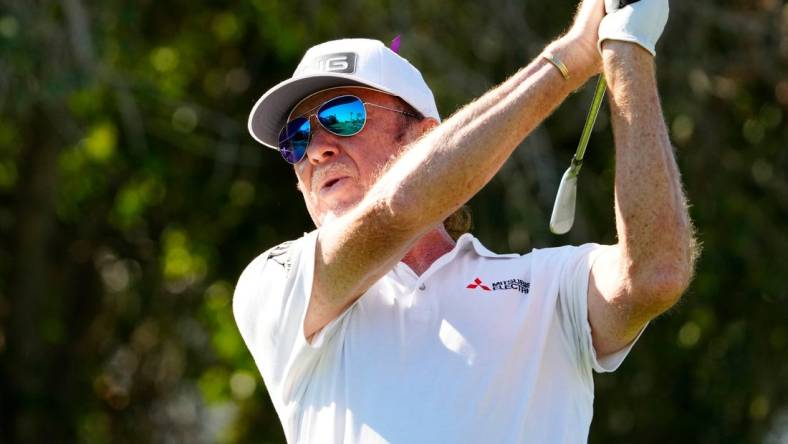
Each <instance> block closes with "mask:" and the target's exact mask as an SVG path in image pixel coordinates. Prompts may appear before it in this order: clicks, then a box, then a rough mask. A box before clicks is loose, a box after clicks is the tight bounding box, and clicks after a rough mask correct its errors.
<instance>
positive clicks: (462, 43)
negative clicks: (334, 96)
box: [0, 0, 788, 444]
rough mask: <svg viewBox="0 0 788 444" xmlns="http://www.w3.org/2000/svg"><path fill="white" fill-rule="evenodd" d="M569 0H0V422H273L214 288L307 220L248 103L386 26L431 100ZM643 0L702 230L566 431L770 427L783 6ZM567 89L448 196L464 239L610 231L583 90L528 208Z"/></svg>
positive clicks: (785, 238)
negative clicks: (462, 213)
mask: <svg viewBox="0 0 788 444" xmlns="http://www.w3.org/2000/svg"><path fill="white" fill-rule="evenodd" d="M574 4H575V2H574V0H556V1H552V2H549V3H547V2H537V1H531V0H519V1H517V0H490V1H488V2H469V1H457V2H452V3H446V2H442V1H436V0H421V1H418V2H417V1H409V0H406V1H403V2H392V1H385V0H347V1H345V2H341V3H339V2H320V1H305V2H282V1H277V0H249V1H243V2H231V1H211V2H194V1H189V2H187V1H183V0H170V1H152V0H137V1H122V0H105V1H102V2H89V1H86V0H0V113H1V114H0V233H1V234H0V372H2V373H1V374H0V442H8V443H17V442H18V443H43V442H83V443H108V442H113V443H125V442H129V443H132V442H133V443H138V442H163V443H168V442H192V443H200V442H223V443H246V442H258V443H259V442H283V435H282V431H281V426H280V425H279V422H278V419H277V417H276V414H275V412H274V410H273V408H272V406H271V403H270V401H269V399H268V395H267V394H266V392H265V387H264V385H263V383H262V381H261V379H260V376H259V374H258V373H257V370H256V368H255V366H254V363H253V362H252V359H251V356H250V354H249V353H248V352H247V350H246V349H245V346H244V344H243V343H242V340H241V338H240V336H239V334H238V332H237V330H236V327H235V324H234V321H233V318H232V313H231V298H232V290H233V287H234V284H235V281H236V279H237V277H238V276H239V274H240V272H241V270H242V269H243V268H244V266H245V265H246V264H247V263H248V262H249V261H250V260H251V259H252V258H254V257H255V256H256V255H257V254H259V253H261V252H262V251H264V250H266V249H268V248H270V247H271V246H273V245H275V244H278V243H280V242H283V241H285V240H288V239H292V238H295V237H298V236H300V235H301V234H302V233H303V232H305V231H309V230H311V229H312V224H311V221H310V219H309V217H308V215H307V213H306V211H305V208H304V206H303V203H302V200H301V198H300V195H299V194H298V192H297V191H296V189H295V178H294V176H293V173H292V171H291V169H290V168H289V167H288V166H287V165H286V164H285V163H284V162H282V161H281V159H280V158H279V155H278V154H277V153H275V152H274V151H271V150H266V149H264V148H262V147H260V146H257V145H255V143H254V142H253V141H252V139H251V137H250V136H249V135H248V134H247V132H246V118H247V113H248V112H249V110H250V108H251V106H252V104H253V103H254V101H255V100H256V99H257V98H258V97H259V95H260V94H261V93H262V92H264V91H265V90H266V89H267V88H269V87H270V86H272V85H273V84H275V83H277V82H278V81H280V80H282V79H284V78H286V77H289V76H290V75H291V73H292V70H293V69H294V68H295V66H296V64H297V62H298V60H299V59H300V57H301V55H302V54H303V52H304V51H305V50H306V48H308V47H309V46H311V45H313V44H316V43H318V42H321V41H325V40H329V39H334V38H339V37H361V36H363V37H373V38H378V39H381V40H384V41H388V40H390V39H392V38H393V37H395V36H396V35H398V34H401V35H402V41H403V43H402V49H401V51H400V52H401V54H403V55H404V56H405V57H407V58H409V59H410V60H411V61H412V62H413V63H414V64H415V65H416V66H418V67H420V68H421V69H422V71H423V73H424V75H425V78H426V79H427V80H428V82H429V83H430V84H431V86H432V87H433V89H434V91H435V93H436V97H437V100H438V105H439V109H440V110H441V112H442V114H443V115H444V116H446V115H449V114H450V113H452V112H453V111H454V110H456V109H457V108H458V107H459V106H461V105H462V104H464V103H467V102H468V101H470V100H471V99H472V98H474V97H477V96H478V95H480V94H481V93H483V92H484V91H485V90H487V89H488V88H490V87H491V86H493V85H494V84H496V83H498V82H500V81H503V80H504V79H505V78H506V77H507V76H508V75H510V74H512V73H514V72H515V71H516V70H517V69H518V68H519V67H521V66H523V65H525V64H526V63H528V61H529V60H530V59H531V58H533V57H534V56H535V55H536V54H538V53H539V51H540V50H541V48H542V47H543V46H544V45H545V44H546V43H547V42H549V40H551V39H552V38H553V37H555V36H557V35H558V34H559V33H560V32H561V30H562V29H565V27H566V26H567V24H568V23H569V20H570V18H571V15H572V11H573V8H574ZM671 7H672V17H671V21H670V23H669V24H668V28H667V30H666V34H665V36H664V37H663V39H662V42H661V44H660V47H659V52H660V53H659V56H658V68H659V81H660V86H661V91H662V96H663V100H664V108H665V113H666V119H667V122H668V126H669V128H670V129H671V136H672V140H673V142H674V144H675V146H676V148H677V155H678V161H679V164H680V166H681V170H682V172H683V177H684V181H685V185H686V189H687V194H688V196H689V199H690V200H691V202H692V204H693V206H692V208H691V212H692V216H693V218H694V220H695V223H696V225H697V227H698V230H699V237H700V240H701V241H702V242H703V244H704V254H703V256H702V258H701V260H700V262H699V264H698V270H697V277H696V279H695V281H694V283H693V284H692V286H691V288H690V290H689V291H688V293H687V295H686V296H685V298H684V299H683V301H682V302H681V303H680V304H679V305H678V306H677V307H676V308H674V309H673V310H671V311H670V312H669V313H668V314H666V315H664V316H662V317H661V318H659V319H657V320H655V321H654V322H652V324H651V325H650V327H649V329H648V331H647V333H646V335H645V336H644V337H643V338H642V339H641V341H640V343H639V344H638V346H637V347H636V349H635V350H634V352H633V353H632V354H631V355H630V357H629V359H628V361H627V362H626V363H625V364H624V366H623V368H622V369H620V371H618V372H617V373H615V374H612V375H604V376H598V377H597V398H596V415H595V418H594V423H593V425H592V427H591V442H593V443H602V442H606V443H607V442H638V443H650V442H686V443H772V444H773V443H786V442H788V283H786V277H788V253H786V251H787V250H788V229H786V222H785V221H786V219H788V180H786V175H785V173H784V172H785V170H786V168H787V167H788V154H787V153H786V150H785V145H786V141H788V125H786V113H787V112H788V76H787V75H786V72H788V69H787V68H788V6H787V5H786V3H785V1H780V0H751V1H745V0H720V1H711V0H694V1H673V2H671ZM592 89H593V88H592V86H589V87H587V88H584V89H583V90H580V91H578V93H577V94H575V95H573V96H572V97H570V98H569V99H568V100H567V101H566V102H565V104H564V105H563V106H562V107H561V108H560V109H559V110H558V111H557V112H556V113H555V114H554V115H553V116H552V117H550V118H549V119H548V120H547V121H546V122H545V124H544V125H543V126H541V127H540V128H539V129H537V130H536V131H535V132H534V134H533V135H532V136H531V137H530V138H529V139H528V140H527V141H525V142H524V143H523V146H522V147H520V148H519V149H518V150H517V151H516V152H515V154H514V155H513V157H512V158H511V160H510V161H509V162H508V163H507V164H506V165H505V167H504V168H503V170H502V171H501V172H500V174H499V175H498V176H497V177H496V178H495V179H494V180H493V182H492V183H491V184H490V185H489V186H488V187H486V188H485V189H484V190H483V191H482V192H481V193H480V195H478V196H477V197H476V198H474V199H473V200H472V201H471V207H472V209H473V212H474V214H475V221H476V222H475V229H474V232H475V234H476V235H477V236H478V237H480V238H481V239H482V241H483V242H485V243H486V244H487V245H488V246H490V247H491V248H492V249H494V250H497V251H500V252H511V251H516V252H521V253H524V252H527V251H528V250H529V249H530V248H532V247H544V246H552V245H560V244H564V243H574V244H579V243H583V242H588V241H599V242H614V241H615V232H614V225H613V211H612V207H613V203H612V176H613V165H612V157H613V156H612V150H613V147H612V139H611V136H610V129H609V125H608V119H607V115H606V113H605V112H603V113H602V114H601V115H600V120H599V122H598V124H597V129H596V132H595V133H594V136H593V138H592V141H591V146H590V149H589V156H588V160H587V164H586V167H585V168H584V171H583V175H582V177H581V179H580V182H581V184H580V196H579V202H578V204H579V208H578V218H577V223H576V225H575V228H574V230H573V231H572V232H571V233H570V234H569V235H568V236H565V237H557V236H553V235H551V234H550V233H549V231H548V229H547V221H548V218H549V212H550V208H551V205H552V199H553V197H554V195H555V190H556V188H557V185H558V181H559V179H560V174H561V173H562V172H563V170H564V168H565V167H566V165H567V164H568V161H569V159H570V157H571V155H572V152H573V151H574V148H575V145H576V143H577V139H578V137H579V133H580V129H581V127H582V123H583V119H584V117H585V112H586V110H587V107H588V104H589V103H590V97H591V93H592Z"/></svg>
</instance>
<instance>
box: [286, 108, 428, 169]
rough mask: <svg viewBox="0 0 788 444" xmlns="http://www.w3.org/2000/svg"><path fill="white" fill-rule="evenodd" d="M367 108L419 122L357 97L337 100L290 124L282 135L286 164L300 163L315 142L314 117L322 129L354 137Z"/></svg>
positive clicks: (305, 114) (288, 123) (365, 118)
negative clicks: (385, 111) (310, 144)
mask: <svg viewBox="0 0 788 444" xmlns="http://www.w3.org/2000/svg"><path fill="white" fill-rule="evenodd" d="M367 105H369V106H374V107H375V108H381V109H385V110H388V111H393V112H396V113H400V114H404V115H406V116H410V117H415V118H417V119H418V118H420V116H418V115H416V114H413V113H411V112H407V111H402V110H399V109H393V108H388V107H385V106H383V105H377V104H374V103H369V102H364V101H362V100H361V99H359V98H358V97H356V96H352V95H344V96H338V97H334V98H332V99H330V100H327V101H325V102H323V103H322V104H320V105H318V106H316V107H314V108H312V109H311V110H309V111H307V112H306V113H304V114H302V115H300V116H298V117H296V118H295V119H292V120H289V121H288V122H287V124H285V126H284V128H282V131H280V132H279V152H280V153H281V154H282V157H283V158H284V159H285V161H287V163H291V164H296V163H298V162H300V161H301V160H302V159H303V158H304V156H306V149H307V147H308V146H309V142H310V141H311V140H312V116H315V117H317V121H318V122H319V123H320V126H322V127H323V128H324V129H325V130H326V131H328V132H329V133H331V134H334V135H337V136H342V137H350V136H355V135H356V134H358V133H360V132H361V130H362V129H364V125H365V124H366V123H367V108H366V107H367ZM315 110H317V111H315Z"/></svg>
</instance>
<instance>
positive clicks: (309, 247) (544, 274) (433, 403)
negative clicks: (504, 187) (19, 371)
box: [233, 231, 634, 444]
mask: <svg viewBox="0 0 788 444" xmlns="http://www.w3.org/2000/svg"><path fill="white" fill-rule="evenodd" d="M316 239H317V231H314V232H312V233H309V234H306V235H305V236H304V237H302V238H301V239H298V240H296V241H293V242H289V243H285V244H283V245H280V246H278V247H275V248H273V249H271V250H269V251H267V252H265V253H263V254H262V255H260V256H259V257H257V258H256V259H255V260H254V261H252V263H251V264H250V265H249V266H248V267H247V268H246V270H245V271H244V272H243V274H242V275H241V278H240V280H239V282H238V286H237V287H236V290H235V296H234V301H233V311H234V314H235V318H236V322H237V323H238V328H239V329H240V331H241V335H242V336H243V338H244V341H245V342H246V345H247V346H248V347H249V350H250V351H251V353H252V355H253V356H254V359H255V362H256V363H257V366H258V368H259V369H260V373H261V374H262V376H263V380H264V381H265V385H266V387H267V389H268V393H269V395H270V396H271V399H272V401H273V404H274V406H275V408H276V411H277V413H278V414H279V418H280V420H281V421H282V424H283V427H284V431H285V435H286V437H287V440H288V442H290V443H318V444H324V443H345V444H351V443H364V444H368V443H403V444H419V443H430V444H434V443H532V444H533V443H545V444H557V443H584V442H586V441H587V438H588V430H589V426H590V424H591V417H592V414H593V400H594V382H593V379H592V370H596V371H598V372H606V371H613V370H615V369H616V368H617V367H618V366H619V365H620V364H621V362H622V361H623V360H624V358H625V356H626V355H627V353H628V352H629V350H630V348H631V347H632V344H630V346H629V347H627V348H626V349H624V350H622V351H620V352H618V353H616V354H614V355H612V356H607V357H605V358H604V359H597V357H596V355H595V353H594V349H593V346H592V342H591V330H590V326H589V323H588V316H587V286H588V274H589V270H590V267H591V263H592V261H593V259H594V256H595V252H598V251H599V246H598V245H595V244H587V245H583V246H581V247H561V248H548V249H542V250H533V251H532V252H531V253H529V254H526V255H522V256H521V255H518V254H495V253H492V252H490V251H489V250H487V249H486V248H485V247H484V246H482V245H481V243H480V242H479V241H478V240H477V239H475V238H474V237H473V236H471V235H470V234H466V235H463V236H462V237H461V238H460V239H459V240H458V241H457V244H456V246H455V247H454V249H453V250H452V251H450V252H449V253H446V254H445V255H444V256H442V257H441V258H439V259H438V260H437V261H435V263H433V264H432V266H431V267H430V268H429V269H428V270H427V271H426V272H424V274H422V275H421V276H417V275H416V274H415V273H414V272H413V271H412V270H411V269H410V268H409V267H408V266H407V265H405V264H404V263H402V262H400V263H399V264H397V265H396V266H395V267H394V268H393V269H392V270H391V271H389V272H388V274H386V275H385V276H383V277H382V278H381V279H380V280H379V281H377V282H376V283H375V284H374V285H373V286H372V287H371V288H370V289H369V290H368V291H367V292H366V293H365V294H364V295H363V296H362V297H361V298H359V299H358V300H357V301H356V302H355V303H354V304H353V305H352V306H351V307H350V308H348V309H347V310H346V311H345V312H344V313H343V314H342V315H341V316H340V317H339V318H337V319H336V320H334V321H333V322H331V323H330V324H328V325H327V326H326V327H325V328H324V329H323V330H322V331H321V332H320V333H318V334H317V335H316V336H315V338H314V340H313V342H312V344H309V343H307V341H306V340H305V338H304V334H303V322H304V316H305V313H306V308H307V304H308V302H309V295H310V292H311V286H312V274H313V269H314V252H315V245H316ZM633 343H634V342H633Z"/></svg>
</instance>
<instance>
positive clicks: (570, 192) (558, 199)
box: [550, 74, 607, 234]
mask: <svg viewBox="0 0 788 444" xmlns="http://www.w3.org/2000/svg"><path fill="white" fill-rule="evenodd" d="M606 89H607V84H606V83H605V76H604V74H600V75H599V81H598V82H597V84H596V91H594V100H593V101H592V102H591V109H590V110H588V116H587V117H586V123H585V126H583V132H582V134H581V135H580V143H578V145H577V151H576V152H575V155H574V157H572V163H571V164H570V165H569V168H567V170H566V171H565V172H564V175H563V177H561V183H560V185H558V193H557V194H556V196H555V203H554V204H553V214H552V215H551V216H550V231H551V232H553V233H554V234H565V233H567V232H568V231H569V230H570V229H571V228H572V225H573V224H574V222H575V200H576V198H577V176H578V174H580V168H582V167H583V156H584V155H585V152H586V146H588V140H589V139H590V138H591V130H593V129H594V123H596V116H597V115H598V114H599V108H600V107H601V106H602V99H603V98H604V97H605V90H606Z"/></svg>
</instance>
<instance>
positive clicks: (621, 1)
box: [618, 0, 640, 8]
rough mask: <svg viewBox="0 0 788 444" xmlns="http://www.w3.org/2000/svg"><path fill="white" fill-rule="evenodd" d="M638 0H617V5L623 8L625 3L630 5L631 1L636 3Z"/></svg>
mask: <svg viewBox="0 0 788 444" xmlns="http://www.w3.org/2000/svg"><path fill="white" fill-rule="evenodd" d="M639 1H640V0H618V7H619V8H623V7H624V6H626V5H631V4H632V3H637V2H639Z"/></svg>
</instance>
